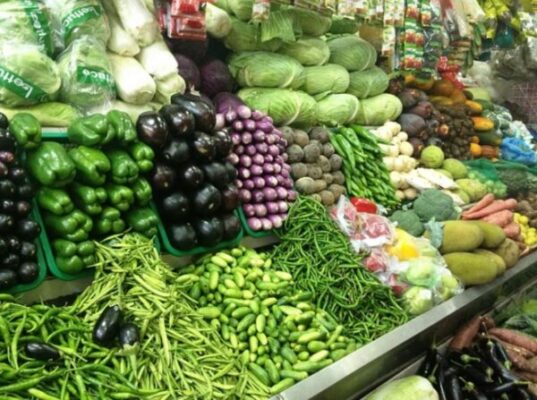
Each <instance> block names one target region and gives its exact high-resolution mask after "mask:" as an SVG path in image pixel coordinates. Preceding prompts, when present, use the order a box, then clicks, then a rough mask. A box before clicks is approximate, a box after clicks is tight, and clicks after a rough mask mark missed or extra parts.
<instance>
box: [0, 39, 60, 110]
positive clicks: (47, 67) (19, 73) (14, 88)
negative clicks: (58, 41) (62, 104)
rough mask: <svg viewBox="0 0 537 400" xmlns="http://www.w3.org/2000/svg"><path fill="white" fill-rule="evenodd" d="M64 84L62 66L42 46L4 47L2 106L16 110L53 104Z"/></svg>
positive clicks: (1, 55) (0, 80) (1, 52)
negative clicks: (49, 102)
mask: <svg viewBox="0 0 537 400" xmlns="http://www.w3.org/2000/svg"><path fill="white" fill-rule="evenodd" d="M61 83H62V81H61V79H60V74H59V72H58V67H57V66H56V64H55V63H54V61H52V60H51V59H50V58H48V57H47V56H46V55H45V54H44V53H42V52H41V51H40V50H39V47H38V46H35V45H24V44H22V45H16V46H15V45H13V43H3V44H2V45H1V46H0V103H3V104H5V105H7V106H9V107H14V106H27V105H32V104H37V103H43V102H46V101H50V100H53V99H54V98H55V97H56V95H57V93H58V91H59V90H60V86H61Z"/></svg>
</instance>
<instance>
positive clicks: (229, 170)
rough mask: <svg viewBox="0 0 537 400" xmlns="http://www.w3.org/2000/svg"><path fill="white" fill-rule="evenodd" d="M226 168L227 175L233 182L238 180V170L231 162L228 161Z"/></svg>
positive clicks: (225, 164)
mask: <svg viewBox="0 0 537 400" xmlns="http://www.w3.org/2000/svg"><path fill="white" fill-rule="evenodd" d="M224 167H226V171H227V174H228V176H229V179H231V181H232V182H233V181H234V180H235V179H237V175H238V173H237V168H235V167H234V166H233V164H231V163H230V162H229V161H226V162H225V163H224Z"/></svg>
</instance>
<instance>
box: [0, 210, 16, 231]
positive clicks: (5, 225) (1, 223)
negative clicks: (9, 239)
mask: <svg viewBox="0 0 537 400" xmlns="http://www.w3.org/2000/svg"><path fill="white" fill-rule="evenodd" d="M14 226H15V219H14V218H13V217H12V216H11V215H7V214H0V233H2V234H7V233H10V232H11V231H12V229H13V227H14Z"/></svg>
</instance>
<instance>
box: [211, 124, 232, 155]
mask: <svg viewBox="0 0 537 400" xmlns="http://www.w3.org/2000/svg"><path fill="white" fill-rule="evenodd" d="M213 138H214V147H215V150H216V157H219V158H225V157H227V156H229V154H230V153H231V150H232V149H233V142H232V141H231V136H229V133H228V132H227V131H226V130H225V129H222V130H220V131H216V132H215V133H214V136H213Z"/></svg>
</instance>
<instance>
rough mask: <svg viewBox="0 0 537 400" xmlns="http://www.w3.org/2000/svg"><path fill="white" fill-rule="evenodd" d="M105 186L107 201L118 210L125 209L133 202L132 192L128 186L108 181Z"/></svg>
mask: <svg viewBox="0 0 537 400" xmlns="http://www.w3.org/2000/svg"><path fill="white" fill-rule="evenodd" d="M105 188H106V193H107V195H108V201H109V202H110V204H111V205H112V206H114V207H115V208H117V209H118V210H119V211H127V210H128V209H129V208H130V207H131V205H132V204H133V203H134V193H133V192H132V190H131V189H129V188H128V187H126V186H121V185H115V184H113V183H108V184H107V185H106V186H105Z"/></svg>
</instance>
